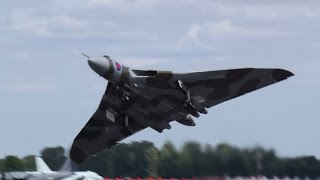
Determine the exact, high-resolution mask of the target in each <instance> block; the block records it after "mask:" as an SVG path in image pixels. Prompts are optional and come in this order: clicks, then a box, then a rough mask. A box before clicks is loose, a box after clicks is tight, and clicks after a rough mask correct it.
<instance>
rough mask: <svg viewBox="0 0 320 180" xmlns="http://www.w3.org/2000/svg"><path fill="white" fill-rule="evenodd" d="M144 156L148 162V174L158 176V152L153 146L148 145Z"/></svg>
mask: <svg viewBox="0 0 320 180" xmlns="http://www.w3.org/2000/svg"><path fill="white" fill-rule="evenodd" d="M145 156H146V159H147V164H148V167H147V168H148V173H149V174H148V176H149V177H157V176H158V160H159V152H158V150H157V149H156V148H155V147H149V148H148V149H147V150H146V151H145Z"/></svg>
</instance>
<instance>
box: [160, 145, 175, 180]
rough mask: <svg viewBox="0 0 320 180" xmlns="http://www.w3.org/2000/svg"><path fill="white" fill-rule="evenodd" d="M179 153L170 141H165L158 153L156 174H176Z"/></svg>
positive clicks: (163, 175)
mask: <svg viewBox="0 0 320 180" xmlns="http://www.w3.org/2000/svg"><path fill="white" fill-rule="evenodd" d="M178 159H179V154H178V152H177V150H176V148H175V146H174V145H173V143H172V142H170V141H167V142H166V143H165V144H164V146H163V147H162V149H161V151H160V154H159V162H158V175H159V176H161V177H164V178H170V177H177V176H178V171H177V170H178V167H179V166H178Z"/></svg>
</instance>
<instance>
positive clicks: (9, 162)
mask: <svg viewBox="0 0 320 180" xmlns="http://www.w3.org/2000/svg"><path fill="white" fill-rule="evenodd" d="M4 165H5V168H4V171H24V170H25V166H24V162H23V160H21V159H19V158H18V157H16V156H7V157H6V158H5V159H4Z"/></svg>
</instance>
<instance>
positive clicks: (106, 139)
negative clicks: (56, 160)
mask: <svg viewBox="0 0 320 180" xmlns="http://www.w3.org/2000/svg"><path fill="white" fill-rule="evenodd" d="M115 88H116V87H115V85H113V84H111V83H108V87H107V90H106V92H105V94H104V95H103V97H102V100H101V102H100V105H99V107H98V109H97V111H96V112H95V113H94V114H93V116H92V117H91V118H90V120H89V121H88V122H87V124H86V125H85V126H84V128H83V129H82V130H81V131H80V133H79V134H78V135H77V137H76V138H75V139H74V142H73V144H72V147H71V151H70V157H71V159H72V160H73V161H75V162H76V163H78V164H80V163H82V162H83V160H85V159H86V158H88V157H89V156H91V155H94V154H97V153H99V152H101V151H102V150H104V149H107V148H110V147H111V146H113V145H115V144H117V143H118V142H119V141H121V140H122V139H124V138H126V137H128V136H130V135H132V134H134V133H136V132H138V131H140V130H142V129H144V128H146V127H147V126H146V125H144V124H141V123H138V122H137V121H135V118H134V117H131V116H129V117H128V118H129V121H130V123H129V124H128V130H129V131H130V134H125V133H123V132H122V131H123V129H122V126H121V124H119V123H121V122H119V118H120V117H119V116H117V112H120V111H121V110H120V107H121V99H120V97H119V96H118V95H116V93H115V91H114V90H115ZM108 109H113V110H114V112H110V111H108ZM107 111H108V112H107ZM108 113H109V114H108ZM108 118H109V119H108Z"/></svg>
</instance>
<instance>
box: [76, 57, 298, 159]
mask: <svg viewBox="0 0 320 180" xmlns="http://www.w3.org/2000/svg"><path fill="white" fill-rule="evenodd" d="M88 63H89V65H90V67H91V68H92V69H93V70H94V71H95V72H96V73H98V74H99V75H100V76H102V77H103V78H105V79H106V80H108V81H109V83H108V86H107V89H106V91H105V93H104V95H103V96H102V100H101V102H100V105H99V107H98V109H97V111H96V112H95V113H94V114H93V116H92V117H91V118H90V120H89V121H88V123H87V124H86V125H85V127H84V128H83V129H82V130H81V132H80V133H79V134H78V136H77V137H76V138H75V139H74V142H73V145H72V148H71V151H70V157H71V159H72V160H74V161H75V162H76V163H79V164H80V163H82V162H83V161H84V160H85V159H87V158H88V157H90V156H92V155H94V154H97V153H99V152H101V151H103V150H105V149H107V148H110V147H111V146H114V145H116V144H117V143H118V142H119V141H121V140H123V139H125V138H127V137H129V136H131V135H133V134H135V133H137V132H139V131H141V130H143V129H145V128H147V127H150V128H153V129H154V130H156V131H158V132H160V133H161V132H162V131H163V130H164V129H170V128H171V126H170V124H169V123H170V122H171V121H177V122H179V123H181V124H184V125H187V126H195V122H194V121H193V119H192V117H191V115H192V116H194V117H199V113H202V114H206V113H207V110H206V108H210V107H212V106H215V105H217V104H220V103H222V102H225V101H228V100H230V99H233V98H236V97H239V96H241V95H244V94H246V93H249V92H251V91H254V90H257V89H260V88H263V87H265V86H268V85H271V84H274V83H277V82H279V81H282V80H285V79H287V78H288V77H290V76H293V74H292V73H291V72H289V71H287V70H283V69H258V68H244V69H229V70H219V71H208V72H194V73H185V74H183V73H180V74H178V73H173V72H170V71H153V70H148V71H144V70H133V69H129V68H128V67H125V66H122V65H120V64H119V63H117V62H115V61H113V60H111V59H110V57H109V56H104V58H98V59H92V58H89V60H88Z"/></svg>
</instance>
